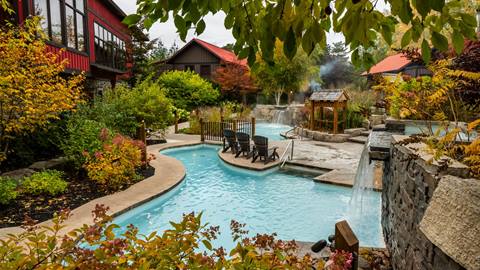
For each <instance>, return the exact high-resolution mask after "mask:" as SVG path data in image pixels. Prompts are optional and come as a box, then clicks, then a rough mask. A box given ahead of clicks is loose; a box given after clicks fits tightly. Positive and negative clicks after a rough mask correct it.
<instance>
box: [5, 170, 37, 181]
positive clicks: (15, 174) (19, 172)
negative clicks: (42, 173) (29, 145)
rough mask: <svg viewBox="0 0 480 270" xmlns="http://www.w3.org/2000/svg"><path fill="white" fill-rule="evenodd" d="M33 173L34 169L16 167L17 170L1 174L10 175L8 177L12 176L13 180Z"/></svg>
mask: <svg viewBox="0 0 480 270" xmlns="http://www.w3.org/2000/svg"><path fill="white" fill-rule="evenodd" d="M34 173H35V171H34V170H32V169H29V168H24V169H18V170H14V171H9V172H6V173H4V174H2V176H4V177H10V178H13V179H15V180H20V179H22V178H24V177H28V176H31V175H32V174H34Z"/></svg>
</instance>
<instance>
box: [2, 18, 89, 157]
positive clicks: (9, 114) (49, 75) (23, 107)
mask: <svg viewBox="0 0 480 270" xmlns="http://www.w3.org/2000/svg"><path fill="white" fill-rule="evenodd" d="M2 26H4V23H3V22H2ZM61 53H62V52H60V53H58V54H57V53H51V52H47V45H46V44H45V37H44V36H43V35H42V30H41V29H40V25H39V23H38V19H28V20H26V21H25V22H24V23H23V24H22V27H18V26H13V25H5V26H4V27H3V28H2V30H1V31H0V108H1V109H0V162H2V161H3V160H5V159H6V157H7V153H8V151H9V147H10V145H11V140H12V139H13V138H15V137H16V136H18V135H23V134H29V133H32V132H34V131H35V130H38V129H41V128H44V127H46V126H47V125H48V124H49V123H50V121H52V120H56V119H59V118H60V114H61V113H63V112H66V111H70V110H73V109H74V108H75V106H76V105H77V104H78V103H80V102H81V98H80V97H81V90H82V85H83V80H84V76H83V75H72V76H68V77H66V76H62V73H63V72H64V70H65V66H66V64H67V60H60V58H59V56H60V54H61Z"/></svg>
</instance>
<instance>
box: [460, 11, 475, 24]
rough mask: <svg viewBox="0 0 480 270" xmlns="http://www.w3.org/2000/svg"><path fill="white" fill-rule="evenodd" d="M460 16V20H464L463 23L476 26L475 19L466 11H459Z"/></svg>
mask: <svg viewBox="0 0 480 270" xmlns="http://www.w3.org/2000/svg"><path fill="white" fill-rule="evenodd" d="M460 16H461V17H462V20H463V21H464V22H465V24H467V25H469V26H472V27H476V26H477V20H476V19H475V17H473V16H472V15H470V14H466V13H461V14H460Z"/></svg>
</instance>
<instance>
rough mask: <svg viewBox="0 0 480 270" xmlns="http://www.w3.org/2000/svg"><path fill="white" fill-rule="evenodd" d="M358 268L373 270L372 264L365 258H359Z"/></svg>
mask: <svg viewBox="0 0 480 270" xmlns="http://www.w3.org/2000/svg"><path fill="white" fill-rule="evenodd" d="M358 268H359V269H363V270H371V269H372V268H371V267H370V264H369V263H368V262H367V260H365V259H364V258H363V257H361V256H359V257H358Z"/></svg>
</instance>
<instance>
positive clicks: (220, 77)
mask: <svg viewBox="0 0 480 270" xmlns="http://www.w3.org/2000/svg"><path fill="white" fill-rule="evenodd" d="M213 81H215V82H216V83H218V84H219V85H220V87H221V88H222V92H224V93H225V92H227V93H233V94H239V95H241V96H242V101H243V104H246V103H247V99H246V95H247V94H248V93H252V92H256V91H257V90H258V87H257V86H256V84H255V82H254V80H253V78H252V76H251V74H250V70H249V68H248V67H246V66H244V65H241V64H240V63H233V64H227V65H225V66H221V67H219V68H217V69H216V70H215V72H214V73H213Z"/></svg>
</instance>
